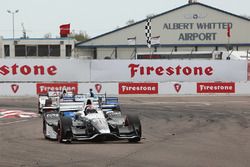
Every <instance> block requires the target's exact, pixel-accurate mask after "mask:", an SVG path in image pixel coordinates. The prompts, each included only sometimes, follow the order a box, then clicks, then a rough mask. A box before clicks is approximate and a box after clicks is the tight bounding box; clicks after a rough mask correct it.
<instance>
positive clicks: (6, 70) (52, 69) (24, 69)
mask: <svg viewBox="0 0 250 167" xmlns="http://www.w3.org/2000/svg"><path fill="white" fill-rule="evenodd" d="M56 74H57V67H56V66H48V67H45V66H43V65H35V66H29V65H22V66H20V65H17V64H14V65H12V66H6V65H3V66H0V75H3V76H6V75H36V76H37V75H51V76H53V75H56Z"/></svg>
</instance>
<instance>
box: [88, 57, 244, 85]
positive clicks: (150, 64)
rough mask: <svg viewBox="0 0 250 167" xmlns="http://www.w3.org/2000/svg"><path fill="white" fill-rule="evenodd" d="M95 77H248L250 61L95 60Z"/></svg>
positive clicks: (118, 79)
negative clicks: (248, 63)
mask: <svg viewBox="0 0 250 167" xmlns="http://www.w3.org/2000/svg"><path fill="white" fill-rule="evenodd" d="M114 61H115V63H114ZM114 69H119V70H114ZM91 80H92V81H94V82H100V81H103V82H110V81H112V82H155V81H157V82H209V81H223V82H228V81H234V82H236V81H246V80H247V62H246V61H240V60H237V61H234V60H230V61H228V60H220V61H215V60H209V61H208V60H181V61H180V60H178V61H177V60H133V61H132V60H120V61H116V60H103V61H92V62H91Z"/></svg>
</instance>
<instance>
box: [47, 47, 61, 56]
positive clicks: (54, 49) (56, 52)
mask: <svg viewBox="0 0 250 167" xmlns="http://www.w3.org/2000/svg"><path fill="white" fill-rule="evenodd" d="M49 56H58V57H59V56H60V45H49Z"/></svg>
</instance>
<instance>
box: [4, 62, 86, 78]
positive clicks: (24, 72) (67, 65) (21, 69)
mask: <svg viewBox="0 0 250 167" xmlns="http://www.w3.org/2000/svg"><path fill="white" fill-rule="evenodd" d="M0 78H1V79H0V81H1V82H6V81H15V82H20V81H21V82H39V81H46V82H48V81H50V82H55V81H65V82H70V81H71V82H72V81H76V82H89V79H90V63H89V61H86V60H85V61H82V60H77V59H3V60H1V62H0Z"/></svg>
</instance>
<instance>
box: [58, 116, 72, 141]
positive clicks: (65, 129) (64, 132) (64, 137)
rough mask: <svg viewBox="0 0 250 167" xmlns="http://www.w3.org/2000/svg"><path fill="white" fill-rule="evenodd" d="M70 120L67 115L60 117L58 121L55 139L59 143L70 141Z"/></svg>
mask: <svg viewBox="0 0 250 167" xmlns="http://www.w3.org/2000/svg"><path fill="white" fill-rule="evenodd" d="M71 125H72V120H71V118H68V117H61V119H60V120H59V122H58V130H57V140H58V142H59V143H64V142H71V139H72V131H71Z"/></svg>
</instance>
